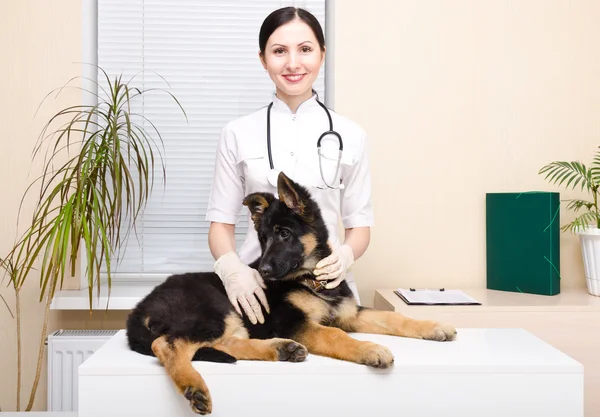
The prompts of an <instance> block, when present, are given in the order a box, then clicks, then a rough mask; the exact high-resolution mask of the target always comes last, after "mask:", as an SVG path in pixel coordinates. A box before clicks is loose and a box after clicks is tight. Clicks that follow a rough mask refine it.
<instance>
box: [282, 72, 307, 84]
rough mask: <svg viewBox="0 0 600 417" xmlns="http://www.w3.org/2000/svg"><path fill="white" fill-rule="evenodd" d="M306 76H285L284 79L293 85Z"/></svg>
mask: <svg viewBox="0 0 600 417" xmlns="http://www.w3.org/2000/svg"><path fill="white" fill-rule="evenodd" d="M305 76H306V74H285V75H283V78H285V79H286V81H289V82H291V83H297V82H300V81H302V79H303V78H304V77H305Z"/></svg>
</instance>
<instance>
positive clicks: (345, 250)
mask: <svg viewBox="0 0 600 417" xmlns="http://www.w3.org/2000/svg"><path fill="white" fill-rule="evenodd" d="M353 263H354V254H353V253H352V248H351V247H350V246H348V245H341V246H338V247H337V248H335V249H334V250H333V252H332V253H331V255H329V256H328V257H326V258H323V259H321V260H320V261H319V262H318V263H317V265H316V266H315V270H314V271H313V274H315V276H316V279H317V280H319V281H323V280H327V281H329V282H328V283H327V284H326V285H325V288H326V289H328V290H330V289H332V288H335V287H337V286H338V285H340V283H341V282H342V281H343V280H344V278H345V277H346V271H347V270H348V268H350V266H351V265H352V264H353Z"/></svg>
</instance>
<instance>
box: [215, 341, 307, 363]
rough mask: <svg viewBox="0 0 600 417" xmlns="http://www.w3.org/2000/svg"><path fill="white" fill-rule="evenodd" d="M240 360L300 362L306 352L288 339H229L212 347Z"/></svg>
mask: <svg viewBox="0 0 600 417" xmlns="http://www.w3.org/2000/svg"><path fill="white" fill-rule="evenodd" d="M212 347H213V348H214V349H217V350H220V351H222V352H225V353H227V354H229V355H231V356H233V357H234V358H236V359H240V360H258V361H288V362H302V361H303V360H304V359H306V355H307V354H308V350H307V349H306V348H305V347H304V346H302V345H301V344H300V343H297V342H294V341H293V340H290V339H280V338H273V339H266V340H262V339H240V338H236V337H231V338H228V339H223V340H222V341H221V342H220V343H218V344H215V345H212Z"/></svg>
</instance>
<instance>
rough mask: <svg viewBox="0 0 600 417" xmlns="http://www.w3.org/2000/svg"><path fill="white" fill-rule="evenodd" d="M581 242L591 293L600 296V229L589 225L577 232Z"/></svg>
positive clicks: (584, 266) (587, 281) (588, 286)
mask: <svg viewBox="0 0 600 417" xmlns="http://www.w3.org/2000/svg"><path fill="white" fill-rule="evenodd" d="M577 235H579V241H580V242H581V255H582V257H583V269H584V271H585V280H586V283H587V288H588V291H589V293H590V294H592V295H595V296H599V297H600V229H598V228H596V227H587V228H586V229H584V230H583V231H580V232H577Z"/></svg>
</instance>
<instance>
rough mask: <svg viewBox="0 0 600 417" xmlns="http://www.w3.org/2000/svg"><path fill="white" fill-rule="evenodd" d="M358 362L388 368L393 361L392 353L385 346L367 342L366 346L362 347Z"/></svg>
mask: <svg viewBox="0 0 600 417" xmlns="http://www.w3.org/2000/svg"><path fill="white" fill-rule="evenodd" d="M359 363H362V364H365V365H367V366H372V367H374V368H381V369H384V368H389V367H390V366H391V365H392V364H393V363H394V355H392V352H390V350H389V349H388V348H386V347H385V346H381V345H377V344H375V343H370V342H367V346H366V347H365V348H363V349H362V357H361V358H360V360H359Z"/></svg>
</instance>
